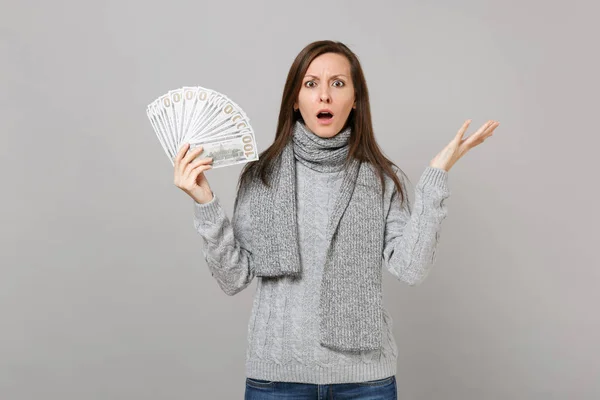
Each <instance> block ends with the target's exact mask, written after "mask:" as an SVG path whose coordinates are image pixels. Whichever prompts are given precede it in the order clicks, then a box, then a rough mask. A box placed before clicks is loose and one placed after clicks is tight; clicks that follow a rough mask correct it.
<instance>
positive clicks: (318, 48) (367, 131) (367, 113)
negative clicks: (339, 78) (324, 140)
mask: <svg viewBox="0 0 600 400" xmlns="http://www.w3.org/2000/svg"><path fill="white" fill-rule="evenodd" d="M325 53H337V54H341V55H344V56H346V58H347V59H348V61H349V62H350V71H351V75H352V82H353V84H354V98H355V100H356V109H353V110H352V111H351V112H350V115H349V116H348V120H347V122H346V124H345V127H347V126H348V125H351V127H352V132H351V135H350V139H349V141H348V145H349V151H348V159H347V160H346V161H347V162H348V161H350V160H351V159H352V158H353V157H354V158H357V159H358V160H360V161H363V162H365V161H366V162H369V163H371V164H372V165H373V167H375V171H376V173H377V175H378V177H379V179H380V181H381V185H382V187H383V188H385V181H384V176H383V174H384V173H385V174H387V175H388V176H389V177H391V178H392V180H393V181H394V185H395V186H396V189H397V190H398V193H399V194H400V198H401V200H402V201H404V199H405V193H404V190H403V189H402V185H401V184H400V180H399V179H398V176H397V175H396V173H395V172H394V170H393V169H392V167H396V168H397V169H398V171H399V172H401V173H402V174H403V175H404V176H406V175H405V174H404V172H402V170H401V169H400V168H398V166H397V165H396V164H394V163H393V162H392V161H390V160H389V159H388V158H386V157H385V156H384V155H383V152H382V151H381V149H380V147H379V145H378V144H377V142H376V140H375V135H374V134H373V124H372V121H371V108H370V105H369V92H368V90H367V82H366V81H365V77H364V74H363V70H362V67H361V65H360V62H359V61H358V57H357V56H356V55H355V54H354V53H353V52H352V50H350V49H349V48H348V47H347V46H346V45H344V44H343V43H341V42H336V41H331V40H322V41H316V42H313V43H310V44H308V45H307V46H306V47H304V49H302V51H300V53H299V54H298V55H297V56H296V59H295V60H294V63H293V64H292V66H291V67H290V70H289V72H288V76H287V79H286V81H285V87H284V88H283V97H282V99H281V108H280V110H279V120H278V122H277V131H276V133H275V140H274V141H273V143H272V144H271V145H270V146H269V147H268V148H267V149H266V150H264V151H263V152H261V153H260V154H259V160H257V161H254V162H250V163H247V164H246V165H245V167H244V169H243V170H242V173H241V174H240V178H239V181H238V187H239V186H241V185H244V184H245V183H246V180H247V179H254V178H257V177H260V179H261V180H262V181H263V183H264V184H265V185H267V186H268V185H269V182H268V176H269V173H270V171H271V169H272V168H276V160H277V159H278V157H279V155H280V154H281V152H282V151H283V148H284V147H285V146H286V145H287V144H288V143H289V141H290V140H291V138H292V132H293V127H294V125H295V123H296V121H297V120H298V119H301V118H302V116H301V115H300V113H299V112H294V110H293V106H294V102H295V101H296V99H297V98H298V94H299V93H300V89H301V87H302V80H303V79H304V75H305V74H306V70H307V69H308V67H309V65H310V63H311V62H312V61H313V60H314V59H315V58H317V57H318V56H320V55H322V54H325Z"/></svg>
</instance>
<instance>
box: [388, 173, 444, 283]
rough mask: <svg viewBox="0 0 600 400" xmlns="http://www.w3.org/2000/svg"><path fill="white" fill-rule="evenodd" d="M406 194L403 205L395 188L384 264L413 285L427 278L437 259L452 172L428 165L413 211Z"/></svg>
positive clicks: (419, 184)
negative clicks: (449, 177)
mask: <svg viewBox="0 0 600 400" xmlns="http://www.w3.org/2000/svg"><path fill="white" fill-rule="evenodd" d="M401 183H402V188H403V190H404V193H405V194H406V199H405V202H403V203H402V204H401V201H400V197H399V194H398V191H397V190H396V189H395V188H394V190H393V193H392V198H391V201H390V207H389V211H388V214H387V218H386V223H385V243H384V250H383V258H384V263H385V264H386V267H387V269H388V270H389V271H390V273H391V274H392V275H394V276H395V277H396V278H398V279H399V280H401V281H404V282H406V283H408V284H409V285H410V286H413V285H418V284H420V283H421V282H423V280H424V279H425V278H426V277H427V275H428V274H429V272H430V270H431V267H432V266H433V264H434V262H435V253H436V248H437V245H438V241H439V237H440V231H441V225H442V221H443V220H444V219H445V218H446V215H447V206H446V205H445V204H444V200H445V199H447V198H448V197H449V196H450V191H449V189H448V172H447V171H445V170H443V169H440V168H434V167H427V169H425V171H424V172H423V174H422V175H421V179H420V181H419V183H418V184H417V187H416V190H415V206H414V210H411V208H412V207H411V205H410V201H409V200H408V192H407V191H406V185H405V183H404V180H402V179H401Z"/></svg>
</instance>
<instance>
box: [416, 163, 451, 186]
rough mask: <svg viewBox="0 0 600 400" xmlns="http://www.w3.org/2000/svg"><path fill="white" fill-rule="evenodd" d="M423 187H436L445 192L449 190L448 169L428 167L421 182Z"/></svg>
mask: <svg viewBox="0 0 600 400" xmlns="http://www.w3.org/2000/svg"><path fill="white" fill-rule="evenodd" d="M419 186H420V187H421V188H423V189H424V188H427V187H436V188H438V189H440V190H442V191H444V192H448V191H449V188H448V171H446V170H443V169H441V168H436V167H431V166H429V167H427V168H426V169H425V172H423V175H422V176H421V181H420V182H419Z"/></svg>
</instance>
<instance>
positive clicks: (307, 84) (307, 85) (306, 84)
mask: <svg viewBox="0 0 600 400" xmlns="http://www.w3.org/2000/svg"><path fill="white" fill-rule="evenodd" d="M309 83H315V82H314V81H308V82H306V83H305V84H304V86H306V87H312V86H310V85H309Z"/></svg>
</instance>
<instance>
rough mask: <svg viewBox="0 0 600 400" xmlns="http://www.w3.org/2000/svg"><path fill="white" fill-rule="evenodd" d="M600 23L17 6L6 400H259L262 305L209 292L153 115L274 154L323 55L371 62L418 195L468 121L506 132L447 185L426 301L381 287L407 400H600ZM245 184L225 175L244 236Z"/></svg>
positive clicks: (2, 349)
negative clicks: (197, 119)
mask: <svg viewBox="0 0 600 400" xmlns="http://www.w3.org/2000/svg"><path fill="white" fill-rule="evenodd" d="M450 3H451V4H450ZM592 4H593V2H592V1H589V2H587V3H586V2H579V1H570V2H568V3H565V4H560V3H558V4H551V3H550V2H545V1H518V2H517V1H502V2H500V1H497V2H481V1H465V0H462V1H453V2H442V1H441V0H440V1H437V2H433V1H410V2H409V1H404V2H396V3H393V2H391V1H388V2H383V1H379V2H378V1H368V2H359V1H352V2H341V1H340V2H333V1H327V2H310V1H307V2H293V3H292V2H282V1H279V2H275V1H271V2H258V1H253V2H217V1H212V2H199V1H194V2H191V1H190V2H170V1H169V2H167V1H164V2H142V1H103V2H76V1H60V0H59V1H53V2H42V1H36V2H31V1H29V2H28V1H25V2H8V1H7V0H4V1H3V3H2V13H1V16H0V19H1V20H0V21H1V28H0V35H1V36H0V37H1V40H0V49H1V57H0V60H1V64H0V84H1V87H0V101H1V103H0V106H1V107H0V113H1V115H0V133H1V135H2V143H1V144H0V154H1V157H0V162H1V165H0V171H1V172H0V173H1V174H2V175H1V180H2V189H1V190H2V196H1V198H0V201H1V202H2V207H0V226H1V231H0V235H1V236H0V239H1V243H2V251H1V254H0V264H1V267H2V268H1V273H2V275H1V279H0V324H1V327H0V398H2V399H11V400H21V399H64V400H66V399H194V398H195V399H203V398H211V399H212V398H219V399H221V398H222V399H236V398H242V396H243V392H244V377H245V374H244V357H245V349H246V333H247V329H246V328H247V323H248V318H249V316H250V307H251V299H252V296H253V294H254V291H255V288H256V281H254V282H253V283H252V285H251V286H250V287H249V288H248V289H246V290H244V291H243V292H241V293H239V294H238V295H236V296H233V297H229V296H227V295H225V294H224V293H223V292H222V291H221V290H220V289H219V287H218V285H217V283H216V282H215V281H214V280H213V278H212V277H211V275H210V273H209V271H208V269H207V266H206V264H205V263H204V260H203V259H202V255H201V238H200V236H199V235H198V234H197V233H196V232H195V231H194V229H193V224H192V201H191V199H190V198H189V197H187V195H186V194H185V193H184V192H182V191H181V190H179V189H178V188H176V187H175V186H174V184H173V171H172V167H171V165H170V163H169V161H168V159H167V157H166V155H165V154H164V152H163V150H162V148H161V146H160V144H159V142H158V140H157V138H156V136H155V134H154V132H153V130H152V128H151V125H150V123H149V121H148V120H147V118H146V115H145V107H146V105H147V104H148V103H150V102H151V101H152V100H154V99H155V98H156V97H158V96H159V95H161V94H163V93H165V92H167V91H168V90H170V89H174V88H178V87H181V86H184V85H202V86H205V87H209V88H213V89H216V90H218V91H221V92H223V93H225V94H227V95H228V96H230V97H231V98H232V99H234V101H236V102H237V103H238V104H240V105H241V106H242V107H243V108H244V110H245V111H246V112H247V113H248V115H249V116H250V118H251V119H252V124H253V127H254V129H255V131H256V132H257V142H258V144H259V149H260V150H263V149H265V148H266V147H267V146H268V144H269V143H271V141H272V139H273V137H274V132H275V127H276V120H277V114H278V107H279V104H280V100H281V93H282V89H283V84H284V81H285V77H286V74H287V71H288V68H289V67H290V65H291V63H292V61H293V59H294V57H295V56H296V54H297V53H298V52H299V51H300V50H301V49H302V47H304V46H305V45H306V44H308V43H309V42H311V41H313V40H319V39H334V40H341V41H342V42H344V43H346V44H347V45H348V46H349V47H350V48H351V49H353V50H354V51H355V52H356V53H357V54H358V56H359V58H360V59H361V61H362V65H363V67H364V70H365V74H366V77H367V82H368V85H369V89H370V93H371V96H372V110H373V118H374V124H375V131H376V136H377V139H378V141H379V143H380V145H381V146H382V147H383V149H384V150H385V152H386V154H387V155H388V156H389V157H390V158H391V159H392V160H394V161H395V162H396V163H397V164H398V165H399V166H400V167H401V168H402V169H403V170H404V171H405V172H406V173H407V174H408V175H409V177H410V178H411V181H412V183H413V189H414V185H415V184H416V182H417V181H418V179H419V177H420V175H421V173H422V172H423V170H424V169H425V167H426V166H427V165H428V162H429V161H430V159H431V158H433V156H435V154H436V153H437V152H438V151H439V150H441V149H442V148H443V147H444V146H445V145H446V143H447V142H448V141H450V140H451V139H452V137H453V136H454V135H455V133H456V131H457V130H458V128H459V127H460V126H461V124H462V123H463V121H464V120H465V119H468V118H472V119H473V123H472V129H470V130H469V133H472V132H473V131H474V130H475V128H476V127H479V126H480V125H481V124H483V123H484V122H485V121H487V120H488V119H495V120H498V121H500V127H499V128H498V129H497V130H496V133H495V134H494V136H493V138H491V139H489V140H487V141H486V142H485V143H484V144H482V145H481V146H479V147H477V148H475V149H473V150H472V151H471V152H470V153H468V154H467V155H466V156H465V157H464V158H463V159H461V160H460V161H459V162H458V163H457V164H456V165H455V166H454V168H453V169H452V170H451V171H450V185H451V191H452V196H451V198H450V199H449V200H448V203H447V204H448V207H449V215H448V217H447V219H446V220H445V222H444V225H443V231H442V234H441V242H440V247H439V250H438V261H437V263H436V265H435V267H434V270H433V271H432V273H431V275H429V278H428V279H427V280H426V281H425V282H424V283H423V284H422V285H421V286H417V287H413V288H411V287H409V286H407V285H405V284H403V283H401V282H399V281H397V280H395V278H394V277H393V276H392V275H391V274H389V273H387V272H386V273H385V274H384V296H385V304H386V307H387V308H388V309H389V310H390V312H391V315H392V317H393V319H394V334H395V337H396V339H397V341H398V345H399V353H400V354H399V361H398V375H397V379H398V392H399V395H400V398H402V399H423V400H425V399H446V400H448V399H567V398H568V399H597V398H599V396H600V379H599V376H600V361H599V360H598V354H599V352H600V344H599V338H600V316H599V313H598V304H599V301H600V296H599V295H598V287H599V280H600V272H599V268H598V264H599V263H598V258H597V254H596V252H597V246H598V236H599V235H598V230H597V229H598V228H597V227H598V223H599V222H600V221H599V219H598V204H597V202H598V176H597V175H598V166H597V155H598V145H599V140H598V128H597V126H598V121H597V120H596V118H597V111H598V105H599V102H598V91H599V80H598V77H597V72H598V70H599V67H600V65H599V62H598V59H599V57H598V52H597V44H598V43H597V38H598V37H599V34H600V29H599V28H598V21H597V15H598V11H600V10H599V7H598V6H597V5H592ZM241 168H242V166H241V165H238V166H233V167H228V168H222V169H217V170H213V171H210V172H209V173H208V174H207V175H208V178H209V182H210V184H211V186H212V188H213V190H214V191H215V192H216V193H217V194H218V195H219V196H220V197H221V199H222V202H223V204H224V206H225V207H226V211H227V213H228V215H230V216H231V212H232V207H233V200H234V195H235V183H236V179H237V177H238V174H239V172H240V170H241ZM413 196H414V192H412V193H411V197H413Z"/></svg>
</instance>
